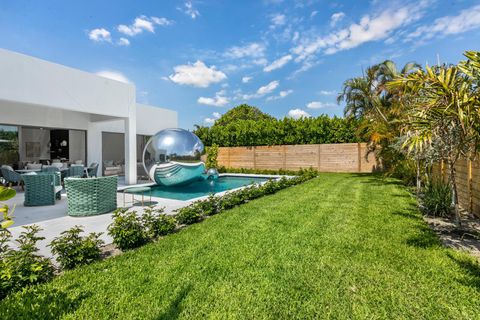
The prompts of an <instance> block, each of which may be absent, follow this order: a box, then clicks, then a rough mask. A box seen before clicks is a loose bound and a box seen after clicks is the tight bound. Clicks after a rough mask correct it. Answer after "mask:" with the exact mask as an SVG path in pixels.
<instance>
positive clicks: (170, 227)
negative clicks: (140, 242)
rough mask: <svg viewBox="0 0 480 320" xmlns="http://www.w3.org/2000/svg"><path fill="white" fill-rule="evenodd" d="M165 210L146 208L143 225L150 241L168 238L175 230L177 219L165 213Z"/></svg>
mask: <svg viewBox="0 0 480 320" xmlns="http://www.w3.org/2000/svg"><path fill="white" fill-rule="evenodd" d="M164 210H165V209H164V208H159V209H155V208H150V207H149V208H145V209H144V213H143V215H142V223H143V227H144V229H145V232H146V234H147V236H148V237H149V238H150V239H152V240H153V239H157V238H158V237H161V236H166V235H167V234H169V233H172V232H173V231H174V230H175V227H176V222H175V218H173V217H172V216H168V215H166V214H165V213H164Z"/></svg>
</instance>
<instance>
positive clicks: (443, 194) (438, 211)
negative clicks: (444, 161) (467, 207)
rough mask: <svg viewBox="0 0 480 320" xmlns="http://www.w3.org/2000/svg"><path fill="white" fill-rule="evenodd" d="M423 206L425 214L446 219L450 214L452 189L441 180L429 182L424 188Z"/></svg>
mask: <svg viewBox="0 0 480 320" xmlns="http://www.w3.org/2000/svg"><path fill="white" fill-rule="evenodd" d="M423 206H424V210H425V212H426V213H427V214H431V215H437V216H442V217H448V216H450V214H451V213H452V187H451V186H450V185H449V184H448V183H444V182H443V181H442V180H435V179H433V180H431V181H429V182H428V183H427V184H426V186H425V192H424V194H423Z"/></svg>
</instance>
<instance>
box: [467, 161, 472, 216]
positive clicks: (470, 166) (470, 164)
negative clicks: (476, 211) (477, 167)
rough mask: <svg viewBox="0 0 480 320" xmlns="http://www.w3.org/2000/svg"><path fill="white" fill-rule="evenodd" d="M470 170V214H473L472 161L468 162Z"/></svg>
mask: <svg viewBox="0 0 480 320" xmlns="http://www.w3.org/2000/svg"><path fill="white" fill-rule="evenodd" d="M467 168H468V212H469V213H470V214H471V213H473V181H472V160H470V159H468V160H467Z"/></svg>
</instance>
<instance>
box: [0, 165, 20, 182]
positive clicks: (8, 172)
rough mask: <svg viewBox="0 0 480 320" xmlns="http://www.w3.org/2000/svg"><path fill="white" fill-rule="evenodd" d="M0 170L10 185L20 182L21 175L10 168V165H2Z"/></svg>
mask: <svg viewBox="0 0 480 320" xmlns="http://www.w3.org/2000/svg"><path fill="white" fill-rule="evenodd" d="M0 170H1V171H2V176H3V178H4V179H5V181H6V183H7V184H8V185H9V186H10V187H11V186H12V184H18V185H21V184H22V182H23V180H22V175H21V174H20V173H18V172H15V171H14V170H13V169H11V167H8V166H2V167H1V168H0Z"/></svg>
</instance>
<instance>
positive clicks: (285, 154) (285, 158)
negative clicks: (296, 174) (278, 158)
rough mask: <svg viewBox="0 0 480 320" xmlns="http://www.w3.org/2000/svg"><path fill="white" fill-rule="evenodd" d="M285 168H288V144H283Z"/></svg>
mask: <svg viewBox="0 0 480 320" xmlns="http://www.w3.org/2000/svg"><path fill="white" fill-rule="evenodd" d="M283 169H284V170H287V146H286V145H283Z"/></svg>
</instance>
